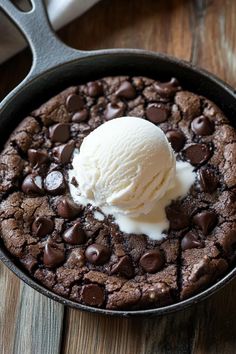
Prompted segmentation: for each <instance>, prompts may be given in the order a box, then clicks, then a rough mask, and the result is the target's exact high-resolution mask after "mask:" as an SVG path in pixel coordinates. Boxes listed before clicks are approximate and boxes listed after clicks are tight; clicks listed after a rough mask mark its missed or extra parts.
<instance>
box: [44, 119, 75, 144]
mask: <svg viewBox="0 0 236 354" xmlns="http://www.w3.org/2000/svg"><path fill="white" fill-rule="evenodd" d="M49 137H50V139H51V140H52V141H53V142H59V143H65V142H66V141H67V140H69V139H70V125H69V124H66V123H58V124H54V125H52V126H51V127H49Z"/></svg>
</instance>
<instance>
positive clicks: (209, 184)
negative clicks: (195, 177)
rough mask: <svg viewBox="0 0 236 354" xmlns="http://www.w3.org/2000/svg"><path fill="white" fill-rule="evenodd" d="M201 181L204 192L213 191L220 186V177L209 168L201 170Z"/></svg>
mask: <svg viewBox="0 0 236 354" xmlns="http://www.w3.org/2000/svg"><path fill="white" fill-rule="evenodd" d="M199 182H200V186H201V189H202V191H203V192H207V193H213V192H214V191H215V190H216V189H217V186H218V183H219V182H218V179H217V177H216V176H215V174H214V173H213V172H212V171H210V170H209V169H207V168H202V169H201V170H200V171H199Z"/></svg>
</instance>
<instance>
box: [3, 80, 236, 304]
mask: <svg viewBox="0 0 236 354" xmlns="http://www.w3.org/2000/svg"><path fill="white" fill-rule="evenodd" d="M120 116H135V117H142V118H144V119H148V120H150V121H151V122H153V123H154V124H157V125H158V126H159V127H160V128H161V129H162V130H163V131H164V132H165V133H166V136H167V138H168V140H169V141H170V143H171V145H172V147H173V149H174V150H175V152H176V158H177V160H184V161H189V162H190V163H191V164H192V165H193V166H194V168H195V172H196V179H195V183H194V184H193V186H192V187H191V189H190V191H189V193H188V194H187V196H186V197H184V198H182V199H178V200H175V201H173V202H172V203H171V204H170V205H169V206H168V207H167V208H166V215H167V218H168V220H169V222H170V228H169V230H167V231H166V232H165V238H164V239H163V240H162V241H153V240H151V239H149V238H148V237H147V236H145V235H135V234H124V233H122V232H120V230H119V228H118V226H117V225H116V224H115V223H114V221H113V219H112V216H109V217H105V218H104V220H102V221H101V220H97V219H96V218H95V216H94V212H95V211H96V208H93V207H91V206H89V205H88V206H87V207H82V206H80V205H76V204H74V202H73V201H72V199H71V197H70V193H69V187H68V183H69V181H68V170H69V169H71V168H72V166H71V159H72V154H73V151H74V149H75V148H76V147H77V148H79V147H80V145H81V143H82V141H83V138H84V137H85V136H86V135H88V134H89V133H90V132H91V131H92V130H93V129H95V128H96V127H98V126H99V125H100V124H103V123H104V122H105V121H107V120H110V119H115V118H117V117H120ZM72 183H76V181H72ZM235 208H236V133H235V130H234V128H233V127H232V126H231V125H230V122H229V121H228V120H227V119H226V118H225V117H224V115H223V114H222V112H221V111H220V110H219V108H217V107H216V106H215V104H213V103H212V102H210V101H209V100H208V99H206V98H204V97H201V96H198V95H196V94H193V93H191V92H188V91H185V90H184V89H182V88H181V86H180V84H179V83H178V81H177V80H176V79H171V80H170V81H169V82H164V83H163V82H162V83H161V82H159V81H154V80H152V79H148V78H144V77H125V76H122V77H107V78H103V79H101V80H98V81H94V82H89V83H87V84H85V85H79V86H75V87H70V88H68V89H66V90H65V91H63V92H61V93H60V94H58V95H57V96H55V97H53V98H52V99H50V100H49V101H48V102H46V103H45V104H43V105H42V106H41V107H39V108H38V109H36V110H35V111H33V112H32V113H31V114H30V115H29V116H28V117H26V118H25V119H24V120H23V121H22V122H21V123H20V125H19V126H18V127H17V128H16V129H15V131H14V132H13V133H12V135H11V136H10V138H9V140H8V141H7V143H6V144H5V148H4V150H3V151H2V153H1V155H0V222H1V224H0V225H1V226H0V235H1V238H2V240H3V242H4V245H5V247H6V248H7V249H8V251H9V252H10V253H11V254H12V255H13V256H14V257H15V259H17V260H18V261H19V262H20V263H21V264H22V266H23V267H24V268H26V270H27V271H28V272H29V273H30V274H31V276H32V277H34V278H36V279H37V280H38V281H39V282H40V283H41V284H43V285H44V286H45V287H47V288H49V289H51V290H52V291H53V292H55V293H57V294H59V295H62V296H64V297H66V298H69V299H71V300H73V301H75V302H79V303H82V304H86V305H90V306H95V307H102V308H107V309H114V310H116V309H128V310H134V309H136V310H137V309H144V308H155V307H160V306H164V305H168V304H171V303H175V302H178V301H180V300H182V299H185V298H188V297H190V296H191V295H193V294H195V293H197V292H200V291H201V290H202V289H204V288H206V287H207V286H209V285H211V284H212V283H213V282H215V281H217V280H218V279H219V278H220V277H221V276H222V275H224V274H225V273H226V272H227V270H229V269H230V268H232V266H233V265H234V264H235V256H236V215H235Z"/></svg>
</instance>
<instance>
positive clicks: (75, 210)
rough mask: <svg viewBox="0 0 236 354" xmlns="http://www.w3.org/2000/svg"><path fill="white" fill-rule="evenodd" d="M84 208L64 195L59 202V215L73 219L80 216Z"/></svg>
mask: <svg viewBox="0 0 236 354" xmlns="http://www.w3.org/2000/svg"><path fill="white" fill-rule="evenodd" d="M81 210H82V208H81V206H79V205H76V204H75V203H74V202H73V201H72V200H71V199H69V198H67V197H63V198H61V199H60V200H59V202H58V203H57V213H58V215H59V216H61V217H62V218H65V219H73V218H74V217H76V216H78V215H79V214H80V212H81Z"/></svg>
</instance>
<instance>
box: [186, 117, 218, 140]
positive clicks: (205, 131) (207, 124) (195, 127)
mask: <svg viewBox="0 0 236 354" xmlns="http://www.w3.org/2000/svg"><path fill="white" fill-rule="evenodd" d="M214 128H215V126H214V123H213V122H212V121H211V120H210V119H209V118H207V117H205V116H200V117H197V118H195V119H194V120H193V121H192V123H191V129H192V131H193V132H194V133H195V134H197V135H200V136H205V135H211V134H212V133H213V132H214Z"/></svg>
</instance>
